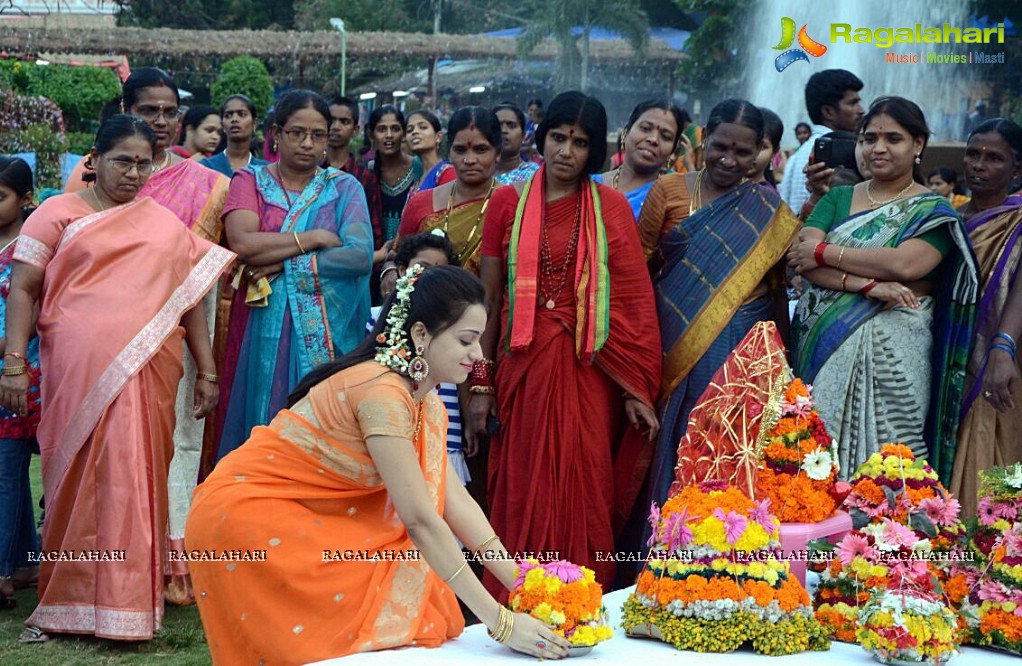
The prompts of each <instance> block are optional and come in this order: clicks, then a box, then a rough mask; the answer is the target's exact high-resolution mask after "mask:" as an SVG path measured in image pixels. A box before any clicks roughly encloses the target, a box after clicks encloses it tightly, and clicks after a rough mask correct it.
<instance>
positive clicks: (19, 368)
mask: <svg viewBox="0 0 1022 666" xmlns="http://www.w3.org/2000/svg"><path fill="white" fill-rule="evenodd" d="M26 372H28V369H27V368H26V366H25V364H24V363H23V364H21V365H16V366H14V367H12V368H8V367H4V373H3V374H4V377H17V376H18V375H23V374H25V373H26Z"/></svg>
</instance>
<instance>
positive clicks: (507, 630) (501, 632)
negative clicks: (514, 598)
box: [487, 606, 515, 644]
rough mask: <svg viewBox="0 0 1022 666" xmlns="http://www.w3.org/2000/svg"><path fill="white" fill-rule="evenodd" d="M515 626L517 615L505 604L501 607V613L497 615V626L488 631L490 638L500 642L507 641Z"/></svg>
mask: <svg viewBox="0 0 1022 666" xmlns="http://www.w3.org/2000/svg"><path fill="white" fill-rule="evenodd" d="M514 628H515V616H514V614H513V613H512V612H511V611H509V610H508V609H507V608H505V607H504V606H501V607H500V615H499V616H498V617H497V626H496V627H494V629H493V631H489V632H487V633H488V634H489V635H490V638H492V639H493V640H495V641H497V642H498V643H500V644H504V643H507V642H508V640H509V639H510V638H511V634H512V633H513V632H514Z"/></svg>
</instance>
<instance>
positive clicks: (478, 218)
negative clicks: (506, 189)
mask: <svg viewBox="0 0 1022 666" xmlns="http://www.w3.org/2000/svg"><path fill="white" fill-rule="evenodd" d="M496 187H497V181H496V180H495V179H493V178H490V189H488V190H486V196H485V197H484V198H483V206H482V208H480V209H479V215H477V216H476V221H475V223H474V224H473V225H472V231H470V232H469V234H468V238H466V239H465V244H464V245H463V246H462V248H461V250H459V251H458V258H459V259H462V260H463V259H465V257H463V256H462V254H464V252H465V250H467V249H468V246H469V244H470V243H471V242H472V239H473V238H474V237H475V235H476V232H477V231H478V230H479V223H480V222H482V220H483V216H484V215H486V207H487V206H489V205H490V195H491V194H493V190H495V189H496ZM457 191H458V181H457V180H455V181H454V182H453V183H452V184H451V194H450V196H448V197H447V212H445V213H444V235H445V236H447V237H450V234H449V233H447V223H448V222H449V221H450V219H451V210H453V209H454V195H455V194H456V193H457Z"/></svg>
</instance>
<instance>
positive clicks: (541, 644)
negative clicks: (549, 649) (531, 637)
mask: <svg viewBox="0 0 1022 666" xmlns="http://www.w3.org/2000/svg"><path fill="white" fill-rule="evenodd" d="M536 647H538V648H539V649H540V650H545V649H546V641H536Z"/></svg>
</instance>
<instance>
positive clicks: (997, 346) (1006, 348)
mask: <svg viewBox="0 0 1022 666" xmlns="http://www.w3.org/2000/svg"><path fill="white" fill-rule="evenodd" d="M990 348H991V349H1000V350H1002V351H1006V352H1008V356H1010V357H1011V360H1012V361H1014V360H1015V350H1014V349H1012V348H1011V347H1009V346H1008V345H1002V344H1001V343H1000V342H995V343H994V344H992V345H990ZM4 374H5V375H6V374H7V369H6V368H4ZM19 374H20V373H19Z"/></svg>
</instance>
